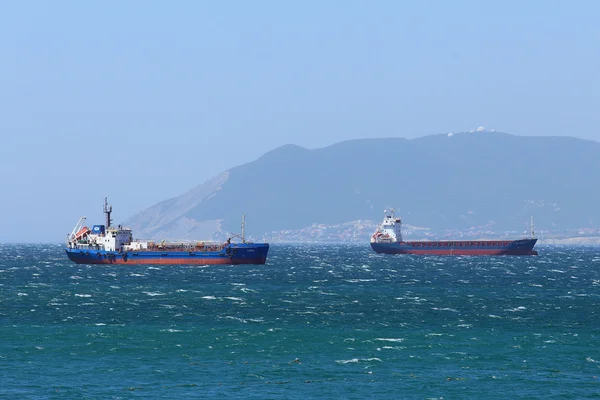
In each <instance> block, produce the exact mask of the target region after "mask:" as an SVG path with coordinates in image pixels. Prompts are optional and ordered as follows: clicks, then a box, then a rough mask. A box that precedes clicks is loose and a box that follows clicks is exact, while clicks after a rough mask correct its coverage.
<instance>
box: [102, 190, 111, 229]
mask: <svg viewBox="0 0 600 400" xmlns="http://www.w3.org/2000/svg"><path fill="white" fill-rule="evenodd" d="M103 211H104V214H106V229H108V228H110V223H111V222H112V219H110V213H111V212H112V206H109V205H108V200H107V198H106V197H105V198H104V209H103Z"/></svg>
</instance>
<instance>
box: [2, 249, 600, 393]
mask: <svg viewBox="0 0 600 400" xmlns="http://www.w3.org/2000/svg"><path fill="white" fill-rule="evenodd" d="M536 249H537V250H538V252H539V255H538V256H524V257H516V256H491V257H490V256H488V257H485V256H479V257H474V256H465V257H457V256H447V257H444V256H413V255H382V254H376V253H374V252H373V251H372V250H371V249H370V247H369V245H368V244H364V245H363V244H360V245H357V244H352V245H350V244H335V245H334V244H299V245H283V244H272V245H271V248H270V251H269V257H268V260H267V263H266V264H265V265H237V266H152V265H114V266H112V265H100V266H92V265H77V264H74V263H72V262H70V261H69V260H68V259H67V256H66V254H65V252H64V248H63V245H61V244H1V245H0V398H7V399H12V398H14V399H63V398H64V399H136V398H140V399H184V398H185V399H188V398H198V399H203V398H224V399H228V398H244V399H280V398H284V399H308V398H314V399H587V398H590V399H591V398H594V399H598V398H600V248H599V247H589V246H587V247H586V246H536Z"/></svg>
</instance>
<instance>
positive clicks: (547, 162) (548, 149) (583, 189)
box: [126, 132, 600, 239]
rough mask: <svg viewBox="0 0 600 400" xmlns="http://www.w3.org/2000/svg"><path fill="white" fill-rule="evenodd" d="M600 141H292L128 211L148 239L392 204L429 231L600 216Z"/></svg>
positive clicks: (590, 221)
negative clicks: (312, 144)
mask: <svg viewBox="0 0 600 400" xmlns="http://www.w3.org/2000/svg"><path fill="white" fill-rule="evenodd" d="M599 160H600V143H598V142H595V141H591V140H585V139H578V138H574V137H563V136H541V137H540V136H515V135H511V134H508V133H502V132H475V133H456V134H435V135H429V136H424V137H420V138H416V139H405V138H380V139H356V140H347V141H343V142H338V143H334V144H331V145H329V146H326V147H322V148H317V149H307V148H304V147H301V146H297V145H289V144H288V145H284V146H280V147H278V148H276V149H273V150H271V151H269V152H266V153H265V154H263V155H262V156H261V157H259V158H257V159H256V160H255V161H252V162H249V163H246V164H243V165H240V166H237V167H234V168H231V169H229V170H228V171H225V172H223V173H222V174H219V175H218V176H216V177H214V178H212V179H210V180H208V181H207V182H205V183H203V184H201V185H198V186H196V187H194V188H192V189H191V190H190V191H188V192H186V193H184V194H183V195H181V196H178V197H175V198H173V199H169V200H165V201H163V202H160V203H158V204H157V205H155V206H153V207H150V208H148V209H147V210H144V211H142V212H141V213H138V214H136V215H135V216H132V217H131V218H130V219H128V220H127V221H126V222H127V223H128V225H130V226H131V227H132V228H133V229H134V234H135V235H136V236H138V237H140V236H143V237H147V238H152V239H159V238H161V237H177V238H181V239H193V238H203V239H204V238H206V237H207V235H209V236H210V237H211V238H221V237H223V236H224V235H225V234H226V233H231V232H239V221H240V217H241V215H242V213H245V214H246V217H247V221H248V233H249V234H251V235H255V236H257V237H263V236H268V235H269V234H270V233H271V232H277V231H282V230H294V229H302V228H305V227H310V226H311V225H313V224H326V225H327V224H329V225H334V224H341V223H344V222H348V221H356V220H378V219H379V217H380V216H381V212H382V211H383V209H384V208H386V207H389V206H394V205H395V206H396V207H397V208H399V209H400V211H401V213H402V214H403V215H404V218H405V220H406V222H408V223H409V224H413V225H419V226H424V227H428V228H430V229H432V230H433V231H436V230H437V231H441V230H444V229H457V230H460V229H470V228H473V227H489V226H492V227H494V228H495V229H499V230H502V229H505V230H515V231H521V230H523V229H524V228H526V225H528V223H529V216H530V215H533V216H534V217H536V221H538V224H540V223H541V224H542V225H546V228H556V227H561V226H563V227H565V229H566V228H576V227H582V226H585V227H587V226H592V227H593V226H598V223H599V222H600V213H599V210H598V207H597V204H598V202H599V201H600V193H599V190H598V189H597V188H595V187H594V185H593V182H598V178H600V172H598V171H600V161H599Z"/></svg>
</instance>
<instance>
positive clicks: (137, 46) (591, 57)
mask: <svg viewBox="0 0 600 400" xmlns="http://www.w3.org/2000/svg"><path fill="white" fill-rule="evenodd" d="M598 15H600V2H596V1H577V0H574V1H570V2H567V1H560V2H559V1H552V0H543V1H542V0H530V1H502V2H482V1H461V0H456V1H452V2H449V1H427V0H424V1H413V2H408V1H395V0H390V1H383V0H381V1H351V0H345V1H341V0H340V1H334V0H328V1H302V2H300V1H298V2H287V1H286V2H283V1H275V0H273V1H260V0H257V1H251V2H250V1H212V2H209V1H196V0H190V1H185V0H181V1H177V2H166V1H148V0H143V1H142V0H138V1H134V0H131V1H126V2H123V1H104V2H82V1H67V0H64V1H54V2H52V1H42V0H39V1H30V0H23V1H12V2H8V1H5V2H0V54H2V58H1V60H2V61H1V62H0V135H1V138H2V140H1V142H0V209H1V210H2V218H1V219H0V242H59V241H62V240H64V238H65V237H66V235H67V233H69V232H70V231H71V229H72V228H73V226H74V225H75V223H76V222H77V220H78V218H79V217H80V216H82V215H86V216H88V218H89V219H90V221H91V223H94V221H98V222H99V221H102V203H103V199H104V197H105V196H108V198H109V202H110V203H112V204H113V206H114V212H113V217H114V219H115V222H119V221H122V220H125V219H126V218H128V217H130V216H131V215H133V214H135V213H137V212H139V211H142V210H144V209H145V208H147V207H150V206H152V205H154V204H156V203H157V202H160V201H162V200H165V199H168V198H172V197H175V196H177V195H180V194H182V193H184V192H186V191H187V190H189V189H191V188H193V187H194V186H196V185H198V184H201V183H203V182H204V181H206V180H208V179H210V178H212V177H213V176H215V175H217V174H219V173H221V172H223V171H225V170H227V169H229V168H232V167H235V166H237V165H241V164H244V163H247V162H250V161H253V160H255V159H256V158H258V157H260V156H261V155H262V154H264V153H266V152H268V151H270V150H272V149H274V148H277V147H279V146H281V145H284V144H290V143H291V144H297V145H300V146H304V147H307V148H319V147H323V146H327V145H331V144H333V143H336V142H340V141H343V140H349V139H358V138H376V137H406V138H415V137H420V136H425V135H429V134H437V133H446V132H461V131H469V130H472V129H476V128H477V127H479V126H485V127H486V128H487V129H495V130H498V131H502V132H508V133H511V134H515V135H527V136H539V135H551V136H575V137H579V138H585V139H592V140H596V141H600V130H599V126H600V113H599V112H598V110H600V95H599V94H600V74H598V71H600V25H599V24H598V23H597V16H598ZM240 201H243V199H240Z"/></svg>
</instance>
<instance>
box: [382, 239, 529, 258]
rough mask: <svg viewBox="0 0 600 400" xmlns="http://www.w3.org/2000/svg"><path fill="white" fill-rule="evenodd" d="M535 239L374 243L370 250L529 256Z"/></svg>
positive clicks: (426, 253)
mask: <svg viewBox="0 0 600 400" xmlns="http://www.w3.org/2000/svg"><path fill="white" fill-rule="evenodd" d="M536 242H537V239H520V240H476V241H451V240H449V241H412V242H392V243H376V242H371V248H372V249H373V250H374V251H375V252H377V253H383V254H417V255H437V256H451V255H453V256H501V255H511V256H531V255H537V254H538V253H537V251H535V250H533V247H534V246H535V243H536Z"/></svg>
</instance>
